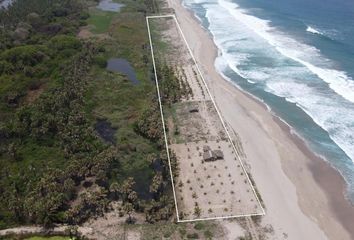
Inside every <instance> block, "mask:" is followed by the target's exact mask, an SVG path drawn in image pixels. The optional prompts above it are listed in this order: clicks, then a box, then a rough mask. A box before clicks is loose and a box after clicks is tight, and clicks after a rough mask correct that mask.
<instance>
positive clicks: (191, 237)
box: [187, 233, 199, 239]
mask: <svg viewBox="0 0 354 240" xmlns="http://www.w3.org/2000/svg"><path fill="white" fill-rule="evenodd" d="M187 238H188V239H199V235H198V233H188V234H187Z"/></svg>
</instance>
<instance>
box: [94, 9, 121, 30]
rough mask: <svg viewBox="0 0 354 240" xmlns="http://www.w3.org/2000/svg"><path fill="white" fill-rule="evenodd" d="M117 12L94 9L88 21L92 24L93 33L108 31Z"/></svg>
mask: <svg viewBox="0 0 354 240" xmlns="http://www.w3.org/2000/svg"><path fill="white" fill-rule="evenodd" d="M114 15H115V13H112V12H104V11H100V10H97V9H95V10H92V12H91V14H90V17H89V19H88V20H87V23H88V24H89V25H91V26H92V32H93V33H104V32H107V31H108V29H109V27H110V25H111V22H112V19H113V17H114Z"/></svg>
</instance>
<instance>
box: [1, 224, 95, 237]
mask: <svg viewBox="0 0 354 240" xmlns="http://www.w3.org/2000/svg"><path fill="white" fill-rule="evenodd" d="M70 227H73V226H68V225H62V226H56V227H54V228H44V227H42V226H22V227H15V228H8V229H3V230H0V237H4V236H8V235H27V234H52V235H55V234H65V233H67V231H68V229H69V228H70ZM77 231H78V233H79V234H81V235H87V234H89V233H91V232H92V231H93V229H92V228H90V227H80V226H79V227H78V228H77Z"/></svg>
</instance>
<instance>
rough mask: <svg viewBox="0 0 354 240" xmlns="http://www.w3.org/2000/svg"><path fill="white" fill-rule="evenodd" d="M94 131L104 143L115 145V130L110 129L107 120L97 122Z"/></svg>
mask: <svg viewBox="0 0 354 240" xmlns="http://www.w3.org/2000/svg"><path fill="white" fill-rule="evenodd" d="M95 130H96V132H97V133H98V135H99V136H100V137H101V138H102V139H103V140H105V141H106V142H109V143H112V144H115V143H116V139H115V137H114V135H115V133H116V131H117V129H116V128H114V127H112V125H111V123H110V122H108V121H107V120H97V122H96V124H95Z"/></svg>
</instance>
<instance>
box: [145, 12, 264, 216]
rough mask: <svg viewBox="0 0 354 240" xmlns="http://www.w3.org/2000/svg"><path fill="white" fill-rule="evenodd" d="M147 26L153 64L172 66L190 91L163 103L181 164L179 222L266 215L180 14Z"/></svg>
mask: <svg viewBox="0 0 354 240" xmlns="http://www.w3.org/2000/svg"><path fill="white" fill-rule="evenodd" d="M147 24H148V28H149V34H150V38H151V43H152V57H153V60H154V65H155V64H156V65H158V64H161V63H164V64H167V65H168V66H170V67H172V68H173V69H174V74H175V75H176V77H177V78H178V79H179V83H180V85H181V88H184V89H190V91H189V94H187V96H184V97H183V98H182V99H181V100H180V101H178V102H177V103H173V104H170V105H166V106H165V105H162V104H161V111H162V118H163V119H164V124H163V127H164V130H165V134H166V135H165V140H166V147H167V148H168V150H169V152H171V153H172V154H175V155H176V158H177V163H178V168H179V174H178V176H177V177H176V178H174V179H173V180H174V181H173V184H174V194H175V201H176V211H177V220H178V221H179V222H183V221H195V220H207V219H218V218H231V217H241V216H252V215H263V214H264V210H263V208H262V206H261V204H260V202H259V199H258V197H257V195H256V193H255V190H254V188H253V186H252V184H251V181H250V179H249V177H248V175H247V173H246V171H245V169H244V167H243V165H242V162H241V159H240V157H239V154H241V153H240V152H238V151H240V150H237V149H239V147H238V148H236V147H235V145H237V146H240V144H239V143H238V142H233V141H232V140H231V139H236V137H235V136H234V135H232V136H230V134H229V132H228V131H227V129H226V127H225V123H224V122H223V120H222V118H221V116H220V114H219V112H218V110H217V107H216V105H215V103H214V101H213V99H212V97H211V95H210V93H209V90H208V87H207V85H206V83H205V81H204V78H203V76H202V74H201V72H200V70H199V67H198V65H197V63H196V61H195V59H194V57H193V55H192V52H191V51H190V49H189V47H188V44H187V42H186V41H185V39H184V36H183V33H182V30H181V29H180V28H179V25H178V22H177V20H176V18H175V16H174V15H170V16H161V17H148V18H147ZM150 29H151V30H150ZM157 30H158V31H157ZM150 31H151V32H150ZM154 68H155V71H158V70H156V66H154ZM157 69H159V68H157ZM160 74H162V73H157V74H156V77H157V76H158V75H160ZM156 80H157V82H156V83H157V88H158V94H159V98H160V96H164V92H163V90H161V89H160V88H159V84H160V82H159V79H156ZM159 101H160V103H161V98H160V99H159ZM166 129H167V131H166Z"/></svg>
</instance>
